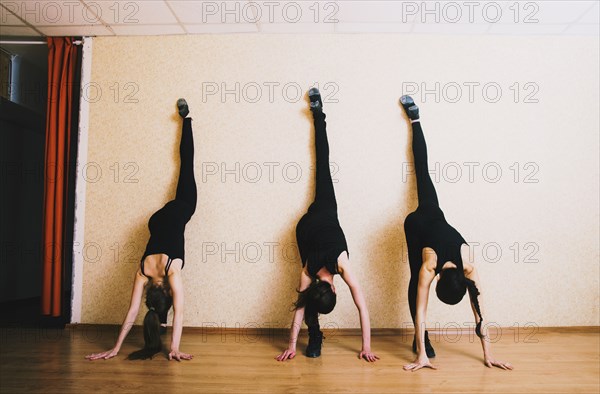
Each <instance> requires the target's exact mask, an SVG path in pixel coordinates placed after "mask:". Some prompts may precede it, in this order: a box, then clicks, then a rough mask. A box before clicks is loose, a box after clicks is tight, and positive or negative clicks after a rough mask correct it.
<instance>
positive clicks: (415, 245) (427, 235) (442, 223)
mask: <svg viewBox="0 0 600 394" xmlns="http://www.w3.org/2000/svg"><path fill="white" fill-rule="evenodd" d="M400 103H401V104H402V106H403V108H404V110H405V111H406V114H407V115H408V117H409V119H411V123H412V129H413V141H412V148H413V155H414V163H415V175H416V178H417V193H418V200H419V205H418V207H417V209H416V210H415V211H414V212H412V213H411V214H409V215H408V216H407V217H406V219H405V221H404V232H405V234H406V243H407V245H408V260H409V264H410V284H409V287H408V304H409V306H410V314H411V317H412V319H413V323H414V324H415V340H414V341H413V351H415V352H417V353H418V356H417V359H416V360H415V362H414V363H411V364H408V365H406V366H405V367H404V369H406V370H412V371H416V370H418V369H421V368H423V367H429V368H434V369H435V367H433V366H432V365H431V364H430V362H429V357H435V351H434V350H433V347H432V346H431V343H430V341H429V336H428V333H427V331H425V315H426V309H427V298H428V296H429V287H430V286H431V282H432V281H433V279H434V277H435V276H436V275H438V274H439V280H438V283H437V286H436V293H437V296H438V298H439V299H440V300H441V301H443V302H444V303H446V304H450V305H454V304H457V303H458V302H460V300H462V298H463V297H464V295H465V293H466V292H467V290H468V292H469V297H470V300H471V306H472V308H473V313H474V314H475V321H476V324H477V326H476V329H475V331H476V333H477V335H478V336H479V337H480V339H481V344H482V347H483V353H484V362H485V365H487V366H488V367H492V366H497V367H500V368H503V369H512V366H511V365H510V363H504V362H502V361H497V360H495V359H494V358H493V357H492V356H491V350H490V344H489V340H488V337H487V332H486V331H487V330H485V326H483V327H482V324H481V323H482V321H483V316H482V313H481V307H480V301H479V298H480V297H479V288H480V285H479V277H478V275H477V271H476V270H475V267H474V266H473V264H471V263H469V262H465V261H463V257H465V258H466V259H468V257H467V256H468V247H467V242H466V241H465V239H464V238H463V237H462V235H460V233H459V232H458V231H456V229H454V227H452V226H451V225H450V224H448V222H447V221H446V218H445V217H444V213H443V212H442V210H441V209H440V206H439V202H438V198H437V193H436V191H435V187H434V186H433V182H432V181H431V177H430V176H429V168H428V164H427V145H426V144H425V136H424V135H423V130H422V129H421V122H420V119H419V108H418V107H417V106H416V105H415V103H414V101H413V99H412V98H411V97H410V96H402V97H401V98H400Z"/></svg>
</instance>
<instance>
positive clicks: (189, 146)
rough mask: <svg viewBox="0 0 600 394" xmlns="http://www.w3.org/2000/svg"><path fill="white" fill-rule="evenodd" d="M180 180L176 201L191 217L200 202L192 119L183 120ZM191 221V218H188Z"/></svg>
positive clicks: (162, 318) (164, 319) (162, 319)
mask: <svg viewBox="0 0 600 394" xmlns="http://www.w3.org/2000/svg"><path fill="white" fill-rule="evenodd" d="M179 157H180V164H179V179H178V180H177V192H176V193H175V201H183V202H184V203H186V204H187V205H188V206H190V207H191V211H190V217H191V216H192V215H193V214H194V212H195V211H196V203H197V200H198V191H197V188H196V179H195V177H194V136H193V133H192V119H191V118H185V119H183V126H182V129H181V141H180V142H179ZM188 220H189V218H188ZM168 313H169V311H168V310H166V311H165V312H164V313H162V314H160V315H159V319H160V322H161V324H166V323H167V314H168Z"/></svg>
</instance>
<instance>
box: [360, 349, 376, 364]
mask: <svg viewBox="0 0 600 394" xmlns="http://www.w3.org/2000/svg"><path fill="white" fill-rule="evenodd" d="M358 358H359V359H363V358H364V359H365V360H367V361H368V362H373V363H374V362H375V361H377V360H379V356H378V355H376V354H375V353H373V352H371V350H362V351H361V352H360V353H359V354H358Z"/></svg>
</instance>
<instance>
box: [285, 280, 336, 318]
mask: <svg viewBox="0 0 600 394" xmlns="http://www.w3.org/2000/svg"><path fill="white" fill-rule="evenodd" d="M297 291H298V300H297V301H296V302H295V303H294V309H298V308H302V307H304V322H305V323H306V325H307V326H308V327H312V326H314V325H316V324H317V323H318V317H319V313H323V314H327V313H329V312H331V311H332V310H333V308H334V307H335V303H336V299H337V298H336V295H335V293H334V292H333V289H332V288H331V284H329V282H325V281H322V280H315V281H313V282H312V283H311V284H310V286H308V287H307V288H306V289H304V290H303V291H299V290H297Z"/></svg>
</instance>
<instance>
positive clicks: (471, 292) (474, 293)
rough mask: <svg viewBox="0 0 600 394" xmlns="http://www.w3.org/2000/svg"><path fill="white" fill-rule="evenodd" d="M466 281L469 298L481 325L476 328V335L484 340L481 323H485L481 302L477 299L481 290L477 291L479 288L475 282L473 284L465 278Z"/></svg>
mask: <svg viewBox="0 0 600 394" xmlns="http://www.w3.org/2000/svg"><path fill="white" fill-rule="evenodd" d="M465 281H466V282H467V290H468V291H469V298H470V299H471V302H472V303H473V305H474V306H475V311H476V312H477V314H478V315H479V323H477V326H475V334H477V336H478V337H479V338H483V335H482V334H481V323H483V316H481V308H480V307H479V300H478V298H477V297H478V296H479V290H478V289H477V286H475V282H473V281H472V280H471V279H468V278H465Z"/></svg>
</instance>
